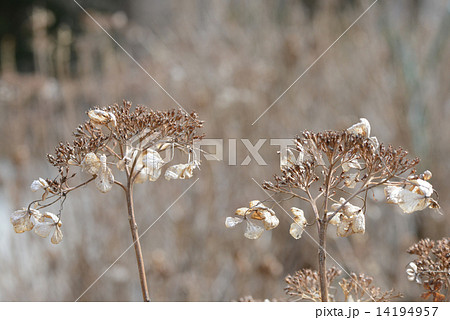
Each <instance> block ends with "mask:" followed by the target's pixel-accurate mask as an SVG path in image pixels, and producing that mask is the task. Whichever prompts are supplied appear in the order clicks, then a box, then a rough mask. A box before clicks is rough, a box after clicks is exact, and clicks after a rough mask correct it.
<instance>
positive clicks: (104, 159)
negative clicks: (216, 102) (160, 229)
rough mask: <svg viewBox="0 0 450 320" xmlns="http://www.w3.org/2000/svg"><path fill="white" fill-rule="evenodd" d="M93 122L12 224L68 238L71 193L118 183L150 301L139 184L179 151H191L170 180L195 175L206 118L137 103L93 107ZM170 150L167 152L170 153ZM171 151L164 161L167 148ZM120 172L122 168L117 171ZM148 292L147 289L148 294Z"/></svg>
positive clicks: (54, 158) (36, 185)
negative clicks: (65, 212)
mask: <svg viewBox="0 0 450 320" xmlns="http://www.w3.org/2000/svg"><path fill="white" fill-rule="evenodd" d="M87 116H88V120H87V121H85V122H84V123H83V124H82V125H80V126H79V127H78V128H77V129H76V131H75V132H74V136H75V138H74V140H73V141H72V142H71V143H60V144H59V145H58V146H57V147H56V148H55V154H54V155H47V158H48V161H49V162H50V163H51V164H52V165H53V166H54V167H56V168H57V169H58V176H57V177H56V178H55V179H53V180H50V179H43V178H39V179H37V180H34V181H33V183H32V184H31V190H32V191H34V192H37V191H42V192H43V195H42V197H41V198H40V199H39V200H36V201H33V202H32V203H31V204H30V205H29V206H28V208H26V209H22V210H18V211H16V212H14V213H13V214H12V215H11V223H12V225H13V227H14V230H15V231H16V232H17V233H22V232H25V231H30V230H32V229H33V228H34V230H35V233H36V234H38V235H40V236H42V237H47V236H49V235H50V234H52V236H51V242H52V243H54V244H57V243H59V242H61V240H62V237H63V236H62V231H61V226H62V222H61V211H62V202H63V200H64V199H65V198H66V197H67V195H68V194H69V193H70V192H72V191H74V190H76V189H78V188H80V187H81V186H85V185H87V184H90V183H91V182H94V184H95V186H96V188H97V189H98V191H99V192H101V193H107V192H109V191H110V190H112V189H113V187H114V186H118V187H119V188H121V189H122V190H123V191H124V192H125V195H126V200H127V204H128V206H127V209H128V214H129V222H130V230H131V233H132V236H133V241H134V245H135V248H136V257H137V260H138V267H139V271H140V278H141V286H142V290H143V296H144V300H146V301H147V300H149V297H148V292H147V291H148V290H147V289H146V281H145V272H143V271H142V270H144V268H143V260H142V254H141V249H140V243H139V237H138V233H137V228H136V221H135V217H134V209H133V201H132V192H133V185H134V184H135V183H144V182H153V181H156V180H158V178H159V177H160V176H161V173H162V171H163V170H164V169H165V168H164V166H165V165H166V164H167V162H171V161H173V159H174V155H175V151H176V150H178V151H181V154H182V155H183V156H186V155H187V159H186V163H181V164H173V165H172V166H170V167H169V168H168V169H167V170H166V172H165V174H164V175H165V177H166V179H169V180H170V179H189V178H191V177H192V176H193V174H194V169H196V168H198V167H199V165H200V162H199V161H198V160H197V159H194V158H193V157H194V155H195V153H194V150H193V145H194V141H196V140H199V139H201V138H202V135H199V134H198V132H197V131H198V129H200V128H201V127H202V126H203V122H202V121H200V120H199V119H198V115H197V114H196V113H195V112H192V113H190V114H188V113H186V112H185V111H183V110H181V109H178V110H169V111H154V110H150V109H148V108H146V107H144V106H137V107H135V108H132V106H131V102H128V101H124V102H123V104H122V105H118V104H115V105H111V106H107V107H103V108H98V107H96V108H93V109H91V110H89V111H88V112H87ZM164 150H166V151H164ZM163 151H164V152H170V154H171V157H170V159H168V160H163V157H162V156H161V154H160V153H161V152H163ZM114 171H117V172H114ZM57 203H59V204H60V208H59V210H58V214H56V215H55V214H53V213H50V212H45V213H42V214H41V213H40V210H41V209H43V208H47V207H48V206H50V205H53V204H57ZM145 292H147V293H145Z"/></svg>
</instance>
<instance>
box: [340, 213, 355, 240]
mask: <svg viewBox="0 0 450 320" xmlns="http://www.w3.org/2000/svg"><path fill="white" fill-rule="evenodd" d="M352 231H353V230H352V229H351V220H350V219H349V218H348V217H346V216H345V215H343V216H342V220H341V223H339V224H338V225H337V228H336V234H337V235H338V236H339V237H347V236H349V235H351V234H352Z"/></svg>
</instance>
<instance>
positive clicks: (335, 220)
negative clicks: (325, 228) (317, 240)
mask: <svg viewBox="0 0 450 320" xmlns="http://www.w3.org/2000/svg"><path fill="white" fill-rule="evenodd" d="M333 213H334V212H329V213H328V216H331V215H332V214H333ZM342 214H343V213H342V212H337V213H336V214H335V215H334V217H333V218H332V219H331V220H330V221H329V223H330V224H332V225H335V226H337V225H338V224H339V223H341V215H342Z"/></svg>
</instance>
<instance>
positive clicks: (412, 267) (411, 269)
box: [406, 262, 417, 281]
mask: <svg viewBox="0 0 450 320" xmlns="http://www.w3.org/2000/svg"><path fill="white" fill-rule="evenodd" d="M406 274H407V275H408V280H409V281H414V280H416V279H417V265H416V264H415V263H414V262H410V263H409V264H408V268H407V269H406Z"/></svg>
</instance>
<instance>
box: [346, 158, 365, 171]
mask: <svg viewBox="0 0 450 320" xmlns="http://www.w3.org/2000/svg"><path fill="white" fill-rule="evenodd" d="M341 167H342V171H343V172H347V171H349V170H350V169H361V165H360V164H359V162H358V160H357V159H354V158H353V159H351V160H349V159H347V158H343V159H342V164H341Z"/></svg>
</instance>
